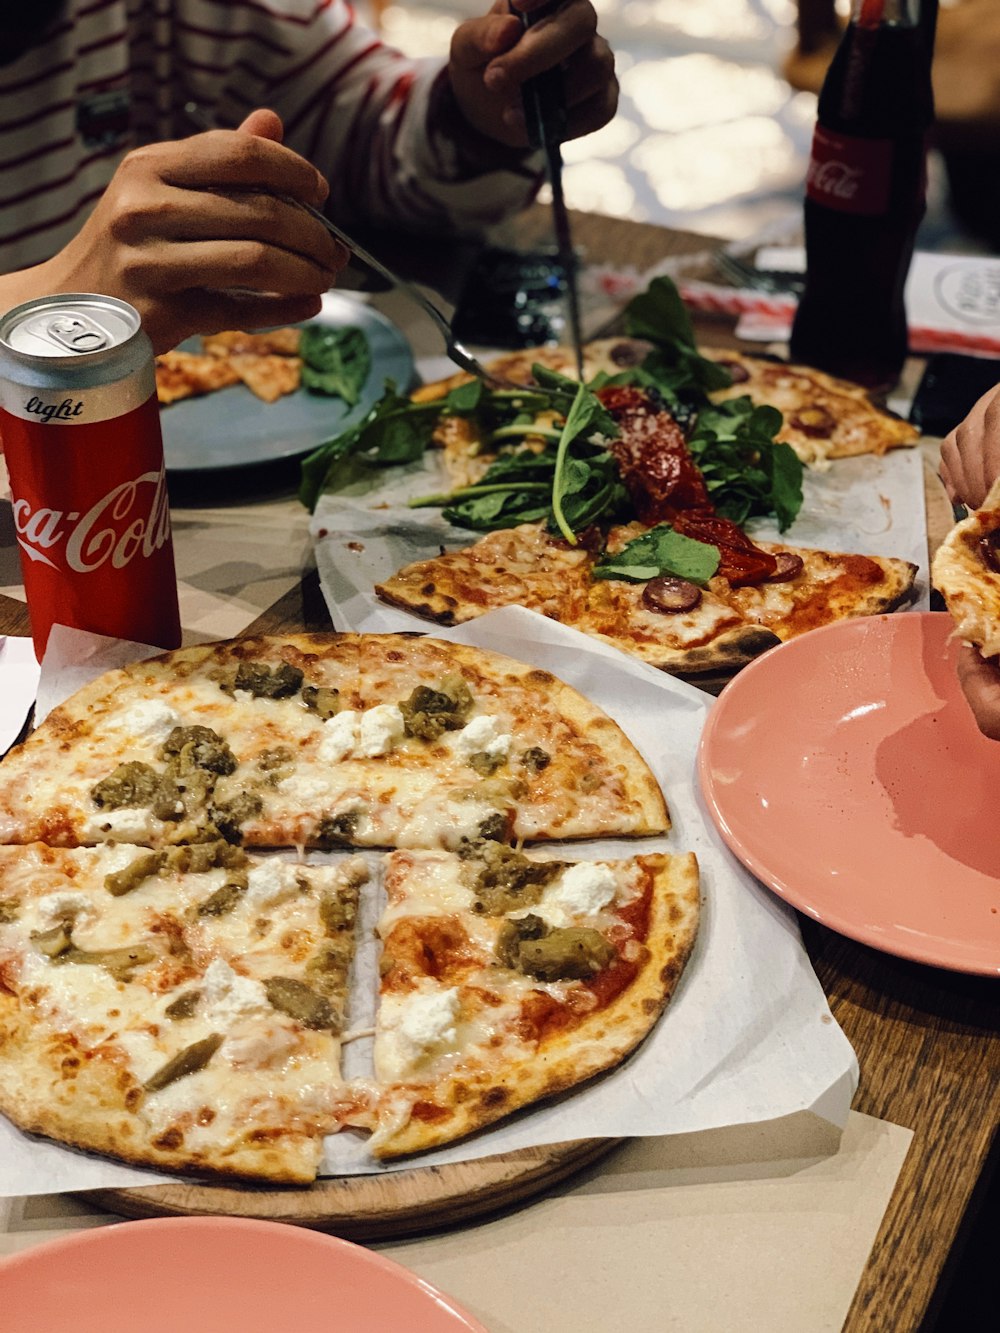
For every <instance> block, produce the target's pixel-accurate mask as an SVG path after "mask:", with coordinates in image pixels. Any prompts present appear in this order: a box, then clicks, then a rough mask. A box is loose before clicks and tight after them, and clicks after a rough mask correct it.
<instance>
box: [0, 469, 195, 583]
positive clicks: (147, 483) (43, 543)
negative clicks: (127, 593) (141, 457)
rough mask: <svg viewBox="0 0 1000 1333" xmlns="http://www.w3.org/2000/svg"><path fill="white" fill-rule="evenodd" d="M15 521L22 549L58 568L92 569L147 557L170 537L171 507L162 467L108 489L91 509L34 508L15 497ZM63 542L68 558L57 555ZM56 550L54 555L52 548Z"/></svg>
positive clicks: (120, 565) (84, 571)
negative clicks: (81, 510) (139, 556)
mask: <svg viewBox="0 0 1000 1333" xmlns="http://www.w3.org/2000/svg"><path fill="white" fill-rule="evenodd" d="M13 513H14V526H15V528H16V529H17V540H18V543H19V544H20V546H21V549H22V550H23V551H24V552H25V554H26V555H27V556H28V557H29V559H31V560H37V561H40V562H41V563H42V564H44V565H49V566H51V567H52V568H53V569H59V568H61V567H62V566H63V565H65V567H66V568H68V569H72V570H74V571H75V572H76V573H78V574H89V573H92V572H93V571H94V570H95V569H100V568H101V566H102V565H105V564H107V563H109V562H110V563H111V565H112V567H113V568H115V569H124V568H125V566H126V565H128V564H130V563H131V561H132V560H133V559H134V558H135V557H136V556H137V555H141V556H142V557H143V558H144V559H149V557H150V556H151V555H152V554H153V553H154V552H155V551H158V550H159V549H160V547H161V546H163V545H164V544H165V543H166V542H167V541H169V540H170V509H169V506H168V504H167V487H166V479H165V477H164V473H163V470H162V468H161V469H160V471H158V472H144V473H142V475H141V476H139V477H136V478H135V480H134V481H123V482H121V484H120V485H118V486H115V487H114V488H113V489H112V490H110V491H108V493H107V494H106V495H103V496H102V497H101V498H100V499H99V500H97V501H96V502H95V503H94V504H92V505H91V507H90V508H89V509H88V510H87V512H86V513H85V514H80V513H77V512H75V511H71V512H70V513H65V512H64V511H63V510H61V509H46V508H44V507H39V508H37V509H33V508H32V506H31V503H30V501H28V500H23V499H22V500H15V501H14V504H13ZM60 547H61V548H62V557H63V558H62V560H61V561H59V560H57V559H53V558H52V555H57V551H56V549H55V548H60ZM47 552H52V555H50V554H47Z"/></svg>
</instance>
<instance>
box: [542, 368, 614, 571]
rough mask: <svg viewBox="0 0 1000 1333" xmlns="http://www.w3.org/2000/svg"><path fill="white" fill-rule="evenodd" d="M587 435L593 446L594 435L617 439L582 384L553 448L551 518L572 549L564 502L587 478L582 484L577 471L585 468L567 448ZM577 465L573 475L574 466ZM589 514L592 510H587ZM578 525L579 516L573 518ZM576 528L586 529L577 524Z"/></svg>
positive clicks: (570, 525) (596, 401) (610, 422)
mask: <svg viewBox="0 0 1000 1333" xmlns="http://www.w3.org/2000/svg"><path fill="white" fill-rule="evenodd" d="M585 431H587V432H589V433H588V435H587V437H586V439H587V443H591V442H592V437H593V436H594V435H597V436H600V437H602V438H606V437H607V436H611V435H617V434H618V427H617V425H616V424H615V420H614V417H612V415H611V413H610V412H609V411H608V410H607V408H606V407H605V406H604V404H603V403H602V402H601V400H600V399H599V398H595V397H594V395H593V394H592V393H590V392H589V391H588V389H587V386H586V385H585V384H579V385H577V390H576V397H575V398H574V399H573V406H572V407H571V408H570V409H569V414H568V415H567V417H566V424H565V425H564V426H563V429H562V435H561V436H560V437H559V443H558V445H557V446H556V463H555V473H554V475H553V477H552V517H553V519H554V520H555V524H556V527H557V528H558V529H559V531H560V532H561V533H562V535H563V536H564V537H565V538H566V540H567V541H568V542H569V544H570V545H571V546H575V545H576V541H577V538H576V533H575V532H574V531H573V528H574V524H573V523H572V522H571V520H570V517H569V515H567V513H566V508H567V505H566V503H565V502H566V501H568V500H569V498H570V497H571V496H573V495H576V494H577V493H578V492H579V491H581V490H582V489H583V488H584V486H585V485H586V480H587V479H586V477H585V476H584V477H583V479H582V480H581V473H580V467H585V465H584V464H583V462H582V460H581V459H573V458H572V457H571V455H570V452H569V450H570V445H571V444H572V442H573V441H574V440H575V439H577V438H578V437H579V436H581V435H583V434H584V432H585ZM574 463H575V464H577V465H578V466H577V467H576V469H575V471H574V468H573V464H574ZM587 508H588V512H589V510H590V509H591V508H592V506H588V507H587ZM576 520H577V524H579V516H578V515H577V516H576ZM579 526H585V525H583V524H579Z"/></svg>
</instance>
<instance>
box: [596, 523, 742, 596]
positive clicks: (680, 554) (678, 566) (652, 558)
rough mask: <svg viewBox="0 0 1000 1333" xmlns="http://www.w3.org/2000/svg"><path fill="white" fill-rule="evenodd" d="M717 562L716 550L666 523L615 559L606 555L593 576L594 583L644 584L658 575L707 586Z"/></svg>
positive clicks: (630, 545)
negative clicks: (612, 580)
mask: <svg viewBox="0 0 1000 1333" xmlns="http://www.w3.org/2000/svg"><path fill="white" fill-rule="evenodd" d="M719 561H720V556H719V551H718V548H717V547H715V546H709V545H708V543H707V542H698V541H695V540H694V539H693V538H692V537H685V536H684V535H683V534H682V533H680V532H675V531H674V530H673V528H672V527H671V526H670V524H669V523H659V524H657V526H656V527H655V528H650V529H649V531H648V532H644V533H643V534H642V536H641V537H636V538H635V540H634V541H630V542H629V543H628V545H627V546H624V547H622V549H621V550H620V551H617V552H616V553H615V554H614V555H609V554H608V553H607V552H605V554H604V555H603V556H602V557H601V558H600V560H598V562H597V564H596V565H595V566H594V568H593V571H592V573H593V576H594V578H595V579H623V580H625V581H626V582H630V583H646V582H648V581H649V580H650V579H655V578H658V577H659V576H660V575H661V574H673V575H675V576H676V577H677V578H679V579H687V580H688V581H689V582H691V583H707V582H708V580H709V579H710V578H711V577H712V575H713V574H714V573H715V571H716V570H717V569H718V568H719Z"/></svg>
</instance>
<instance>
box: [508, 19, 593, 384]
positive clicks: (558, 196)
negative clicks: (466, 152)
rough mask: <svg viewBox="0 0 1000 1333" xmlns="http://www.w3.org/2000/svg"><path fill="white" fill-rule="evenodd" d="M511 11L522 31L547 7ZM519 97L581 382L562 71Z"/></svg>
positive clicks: (531, 84) (547, 74)
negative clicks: (547, 202)
mask: <svg viewBox="0 0 1000 1333" xmlns="http://www.w3.org/2000/svg"><path fill="white" fill-rule="evenodd" d="M508 3H509V0H508ZM510 10H511V13H512V14H514V15H516V17H517V18H519V19H520V21H521V24H522V26H523V27H524V29H525V31H527V29H528V28H530V27H531V25H532V24H534V23H536V22H537V21H538V20H539V19H541V18H544V17H545V16H546V15H547V14H548V13H549V10H548V9H543V10H532V11H531V12H530V13H521V12H520V11H519V10H516V9H515V8H514V7H513V5H510ZM521 99H522V102H523V104H524V119H525V127H526V130H527V135H528V142H529V143H530V145H531V147H532V148H540V149H542V151H543V152H544V154H545V171H546V176H547V178H548V182H549V187H550V188H551V190H552V224H553V229H554V231H555V237H556V247H557V251H558V257H559V266H560V268H561V269H562V271H563V274H564V275H565V283H566V314H567V327H568V329H569V334H570V338H571V340H572V344H573V354H574V357H575V360H576V372H577V377H578V379H579V380H580V382H581V383H583V380H584V370H583V337H582V334H581V330H580V298H579V292H578V290H577V260H576V251H575V250H574V248H573V236H572V232H571V230H570V223H569V214H568V212H567V211H566V197H565V195H564V193H563V182H562V165H563V164H562V151H561V148H560V144H561V143H562V139H563V136H564V134H565V131H566V96H565V88H564V85H563V72H562V70H561V69H559V68H558V67H556V68H554V69H549V70H545V71H544V73H542V74H536V75H535V76H534V77H533V78H530V79H528V80H527V81H526V82H525V83H524V84H523V85H522V88H521Z"/></svg>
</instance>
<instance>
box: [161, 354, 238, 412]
mask: <svg viewBox="0 0 1000 1333" xmlns="http://www.w3.org/2000/svg"><path fill="white" fill-rule="evenodd" d="M155 368H156V396H157V398H158V399H159V401H160V403H161V404H162V405H163V406H164V407H166V406H167V405H168V404H170V403H175V402H177V401H178V399H181V398H194V397H197V396H199V395H201V394H205V393H214V392H215V390H216V389H226V388H228V387H229V385H231V384H239V382H240V377H239V375H238V374H237V373H236V370H235V369H234V368H233V367H232V366H230V365H229V363H228V362H226V361H219V360H217V358H215V357H214V356H198V355H196V354H195V353H193V352H177V351H174V352H164V353H163V354H162V355H161V356H158V357H157V358H156V362H155Z"/></svg>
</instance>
